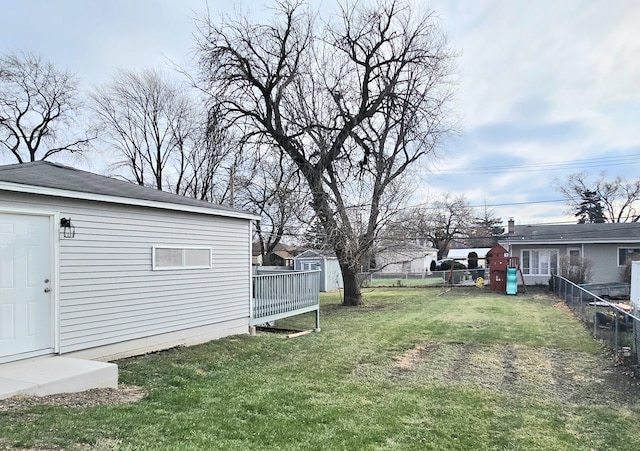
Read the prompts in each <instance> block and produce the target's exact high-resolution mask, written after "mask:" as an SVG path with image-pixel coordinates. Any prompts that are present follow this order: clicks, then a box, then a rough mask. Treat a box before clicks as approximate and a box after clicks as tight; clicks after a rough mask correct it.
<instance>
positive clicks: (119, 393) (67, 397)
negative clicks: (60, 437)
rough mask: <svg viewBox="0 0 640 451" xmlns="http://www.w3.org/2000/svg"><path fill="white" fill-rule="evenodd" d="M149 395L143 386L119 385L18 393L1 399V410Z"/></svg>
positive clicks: (103, 403) (86, 404)
mask: <svg viewBox="0 0 640 451" xmlns="http://www.w3.org/2000/svg"><path fill="white" fill-rule="evenodd" d="M146 395H147V392H146V390H145V389H143V388H142V387H138V386H135V385H119V386H118V388H94V389H92V390H87V391H83V392H78V393H59V394H56V395H48V396H29V395H17V396H13V397H11V398H7V399H0V412H10V411H17V410H24V409H27V408H29V407H35V406H54V407H71V408H81V407H94V406H108V405H114V404H124V403H132V402H137V401H140V400H141V399H142V398H144V397H145V396H146Z"/></svg>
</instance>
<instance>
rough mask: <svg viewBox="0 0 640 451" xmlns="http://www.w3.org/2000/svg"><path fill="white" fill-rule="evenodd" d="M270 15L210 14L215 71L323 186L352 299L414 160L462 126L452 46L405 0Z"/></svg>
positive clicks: (228, 100)
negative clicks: (452, 102)
mask: <svg viewBox="0 0 640 451" xmlns="http://www.w3.org/2000/svg"><path fill="white" fill-rule="evenodd" d="M274 9H275V11H276V13H277V16H276V17H275V18H273V19H272V20H271V21H269V24H254V23H251V22H250V21H249V20H248V19H247V18H243V17H239V18H236V19H226V20H223V21H222V23H221V24H219V25H218V24H215V23H213V22H212V21H211V20H210V18H205V20H204V21H203V23H204V25H203V29H202V30H203V36H202V39H201V42H200V51H201V57H202V60H201V61H202V68H203V75H204V77H205V79H206V81H207V82H208V87H209V90H210V92H211V95H212V97H214V98H216V99H218V100H219V101H222V104H223V105H224V108H225V110H226V116H227V118H228V120H229V121H230V122H231V123H233V124H234V125H236V126H238V127H239V128H241V129H242V130H243V131H244V133H246V134H247V135H248V136H251V137H252V138H253V139H256V140H257V141H262V142H263V143H265V144H269V145H275V146H277V147H278V148H279V149H280V150H281V152H282V153H283V154H286V155H288V157H289V158H290V159H291V160H292V162H293V163H294V165H295V167H296V169H297V171H299V172H300V174H301V175H302V177H303V178H304V179H305V181H306V184H307V185H308V187H309V190H310V192H311V205H312V207H313V209H314V212H315V214H316V216H317V217H318V219H319V221H320V222H321V224H322V226H323V228H324V229H325V232H326V235H327V237H328V239H329V241H330V243H331V245H332V247H333V249H334V250H335V252H336V256H337V257H338V261H339V263H340V267H341V271H342V277H343V282H344V304H345V305H359V304H361V303H362V297H361V293H360V286H359V283H358V277H357V275H358V272H359V271H360V269H361V266H362V262H363V260H366V259H367V258H368V256H369V255H370V253H371V249H372V246H373V243H374V242H375V239H376V233H377V231H378V230H379V229H380V227H381V223H382V222H383V221H384V220H385V209H386V208H387V207H388V206H393V207H394V208H397V204H396V205H394V204H393V200H394V198H397V196H396V194H398V193H401V192H403V190H402V189H399V187H400V186H401V185H402V183H401V180H402V177H403V175H404V174H405V172H406V171H407V169H408V168H409V167H410V166H412V165H414V164H416V162H418V161H420V160H421V159H422V158H423V157H425V156H426V155H429V154H431V153H432V152H433V151H434V149H435V148H436V147H437V145H438V144H439V142H440V140H441V138H442V137H443V136H445V135H446V134H447V133H449V132H450V124H449V123H448V122H447V111H446V105H447V103H448V100H449V98H450V95H451V92H450V89H449V88H450V86H451V85H450V84H449V82H448V81H449V79H448V76H449V74H450V69H451V67H450V66H451V62H452V59H453V56H452V53H451V52H450V51H449V50H448V48H447V45H446V41H445V39H444V37H443V35H442V34H441V32H440V30H439V27H438V25H437V23H436V21H435V20H434V18H433V16H432V14H431V13H426V14H420V13H418V12H416V11H413V10H412V9H411V8H410V7H409V5H408V4H406V3H404V2H403V1H394V0H390V1H382V2H379V3H378V4H376V5H374V6H368V5H365V4H363V3H356V4H345V5H343V7H342V9H341V11H340V14H339V15H338V16H337V19H336V20H333V21H331V22H329V23H328V24H327V25H326V26H325V27H319V26H316V24H315V23H314V15H313V14H311V13H310V12H309V11H308V10H306V9H305V7H304V6H303V5H302V4H301V3H290V2H287V1H283V2H279V3H276V5H275V7H274Z"/></svg>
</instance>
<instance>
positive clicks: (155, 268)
mask: <svg viewBox="0 0 640 451" xmlns="http://www.w3.org/2000/svg"><path fill="white" fill-rule="evenodd" d="M157 249H179V250H182V265H181V266H158V265H156V250H157ZM187 250H207V251H209V263H208V264H207V265H189V266H187V265H186V262H185V251H187ZM212 259H213V248H212V247H210V246H152V247H151V269H152V270H153V271H171V270H176V269H178V270H189V269H211V266H212V265H211V260H212Z"/></svg>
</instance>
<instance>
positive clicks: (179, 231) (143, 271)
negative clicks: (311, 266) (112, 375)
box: [0, 162, 258, 367]
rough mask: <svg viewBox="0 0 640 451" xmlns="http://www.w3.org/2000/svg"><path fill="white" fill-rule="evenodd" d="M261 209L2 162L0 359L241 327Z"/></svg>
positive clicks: (96, 352)
mask: <svg viewBox="0 0 640 451" xmlns="http://www.w3.org/2000/svg"><path fill="white" fill-rule="evenodd" d="M255 219H258V218H257V217H256V216H254V215H252V214H249V213H246V212H243V211H239V210H235V209H231V208H226V207H223V206H219V205H214V204H211V203H208V202H204V201H199V200H196V199H191V198H185V197H182V196H178V195H175V194H171V193H167V192H163V191H158V190H155V189H151V188H146V187H143V186H138V185H135V184H131V183H127V182H124V181H119V180H115V179H111V178H109V177H104V176H100V175H96V174H92V173H89V172H85V171H80V170H77V169H74V168H71V167H67V166H62V165H58V164H53V163H48V162H34V163H26V164H16V165H9V166H1V167H0V367H1V366H2V365H1V364H2V363H7V362H15V361H18V360H24V359H29V358H32V357H36V356H42V355H64V356H66V357H78V358H88V359H99V360H110V359H113V358H116V357H123V356H128V355H135V354H141V353H145V352H148V351H153V350H158V349H165V348H169V347H172V346H176V345H185V344H187V345H188V344H195V343H199V342H205V341H208V340H211V339H214V338H218V337H222V336H226V335H231V334H239V333H242V334H244V333H248V330H249V327H248V325H249V309H250V299H251V286H252V285H251V221H252V220H255Z"/></svg>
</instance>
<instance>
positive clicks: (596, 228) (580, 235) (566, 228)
mask: <svg viewBox="0 0 640 451" xmlns="http://www.w3.org/2000/svg"><path fill="white" fill-rule="evenodd" d="M638 240H640V223H637V222H631V223H598V224H592V223H588V224H539V225H516V226H515V231H514V233H513V234H505V235H502V236H501V237H500V241H501V242H509V243H514V244H515V243H517V242H532V243H543V242H544V243H550V242H592V243H594V242H601V243H608V242H624V241H638Z"/></svg>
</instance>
